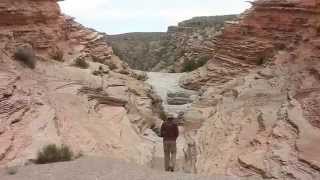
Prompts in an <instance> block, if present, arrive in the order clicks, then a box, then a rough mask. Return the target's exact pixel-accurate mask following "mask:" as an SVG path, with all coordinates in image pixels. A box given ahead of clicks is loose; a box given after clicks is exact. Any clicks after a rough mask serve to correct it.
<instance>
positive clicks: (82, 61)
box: [74, 57, 89, 69]
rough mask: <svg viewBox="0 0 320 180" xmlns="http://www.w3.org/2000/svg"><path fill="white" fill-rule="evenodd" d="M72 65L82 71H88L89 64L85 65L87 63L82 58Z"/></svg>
mask: <svg viewBox="0 0 320 180" xmlns="http://www.w3.org/2000/svg"><path fill="white" fill-rule="evenodd" d="M74 65H75V66H77V67H80V68H82V69H88V68H89V64H88V63H87V61H86V60H85V59H84V58H83V57H78V58H77V59H76V60H75V61H74Z"/></svg>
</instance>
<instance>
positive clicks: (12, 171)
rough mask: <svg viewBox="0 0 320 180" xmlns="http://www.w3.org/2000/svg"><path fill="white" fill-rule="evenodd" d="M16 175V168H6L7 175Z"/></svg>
mask: <svg viewBox="0 0 320 180" xmlns="http://www.w3.org/2000/svg"><path fill="white" fill-rule="evenodd" d="M17 173H18V167H17V166H14V167H8V168H7V174H9V175H15V174H17Z"/></svg>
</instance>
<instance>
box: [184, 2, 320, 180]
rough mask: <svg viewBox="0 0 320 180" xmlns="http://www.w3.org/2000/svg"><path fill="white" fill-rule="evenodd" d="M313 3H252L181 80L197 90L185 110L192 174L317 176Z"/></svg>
mask: <svg viewBox="0 0 320 180" xmlns="http://www.w3.org/2000/svg"><path fill="white" fill-rule="evenodd" d="M319 8H320V3H319V2H318V1H313V0H310V1H302V0H301V1H299V0H297V1H289V0H288V1H276V0H266V1H261V0H259V1H255V2H254V3H253V7H252V8H251V9H250V10H249V11H247V12H246V13H244V14H243V15H242V16H241V20H240V21H238V22H233V23H231V24H229V25H228V26H227V27H226V28H225V30H224V31H223V34H222V35H220V36H218V37H216V39H215V40H214V41H212V51H211V52H212V54H213V58H212V59H211V60H210V61H209V62H208V64H207V65H206V67H203V68H200V69H199V70H197V71H195V72H192V73H190V74H189V76H187V77H186V78H185V79H184V80H183V81H182V84H183V85H184V86H185V87H188V88H190V89H199V88H202V92H203V95H202V97H201V98H200V100H199V102H197V103H194V105H193V107H192V110H191V111H190V112H189V113H187V114H186V121H187V124H186V129H188V128H189V131H190V134H191V135H192V136H191V138H190V141H189V144H190V146H191V147H188V148H187V149H189V151H190V152H193V153H189V154H188V155H189V156H188V157H189V160H188V162H190V165H191V166H192V167H191V169H192V168H193V171H196V172H198V173H203V174H229V175H231V174H232V175H236V176H252V177H262V178H264V179H301V180H302V179H303V180H309V179H310V180H312V179H320V171H319V170H320V159H319V158H318V155H317V154H318V152H319V151H320V149H319V147H320V146H318V145H317V143H318V142H319V140H320V130H319V120H320V116H319V112H320V108H319V96H320V91H319V88H320V83H319V82H320V81H319V80H320V79H319V72H320V63H319V60H320V57H319V53H320V52H319V51H320V49H319V40H320V36H319V35H320V34H319V18H320V14H319V13H320V12H319ZM195 115H196V116H195ZM192 145H193V146H192Z"/></svg>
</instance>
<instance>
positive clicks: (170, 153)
mask: <svg viewBox="0 0 320 180" xmlns="http://www.w3.org/2000/svg"><path fill="white" fill-rule="evenodd" d="M163 149H164V168H165V170H166V171H170V168H172V170H174V168H175V165H176V155H177V143H176V141H163Z"/></svg>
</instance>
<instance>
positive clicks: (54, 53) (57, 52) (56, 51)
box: [49, 47, 64, 62]
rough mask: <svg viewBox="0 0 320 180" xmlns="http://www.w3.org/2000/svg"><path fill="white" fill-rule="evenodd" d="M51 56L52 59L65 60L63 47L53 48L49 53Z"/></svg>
mask: <svg viewBox="0 0 320 180" xmlns="http://www.w3.org/2000/svg"><path fill="white" fill-rule="evenodd" d="M49 56H50V57H51V58H52V59H54V60H56V61H60V62H63V61H64V59H63V57H64V52H63V50H62V49H60V48H58V47H56V48H53V49H52V50H51V52H50V53H49Z"/></svg>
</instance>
